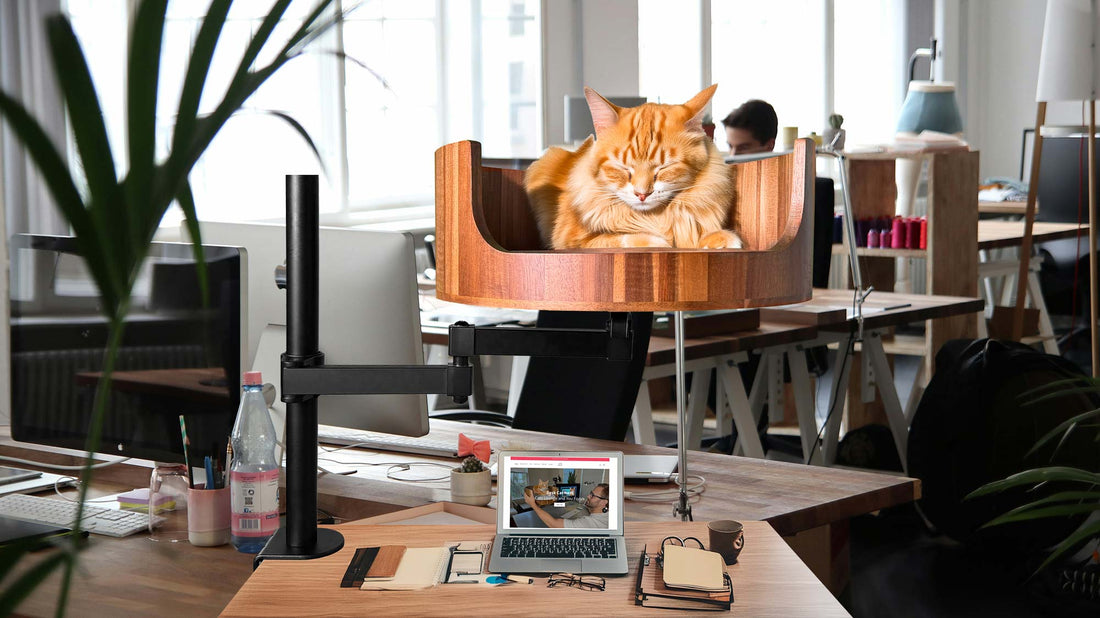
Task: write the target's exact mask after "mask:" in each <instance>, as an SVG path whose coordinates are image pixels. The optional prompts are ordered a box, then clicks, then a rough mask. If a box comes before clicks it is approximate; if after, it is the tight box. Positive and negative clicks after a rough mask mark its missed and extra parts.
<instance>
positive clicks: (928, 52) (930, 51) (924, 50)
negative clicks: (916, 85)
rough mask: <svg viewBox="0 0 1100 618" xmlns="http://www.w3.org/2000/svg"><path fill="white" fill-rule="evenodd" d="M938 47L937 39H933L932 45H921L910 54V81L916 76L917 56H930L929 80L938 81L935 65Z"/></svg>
mask: <svg viewBox="0 0 1100 618" xmlns="http://www.w3.org/2000/svg"><path fill="white" fill-rule="evenodd" d="M937 47H938V45H937V43H936V39H932V42H931V46H930V47H921V48H920V49H917V50H915V51H914V52H913V55H912V56H909V81H913V79H914V78H915V77H916V70H917V58H928V81H936V73H935V67H936V51H937V49H936V48H937Z"/></svg>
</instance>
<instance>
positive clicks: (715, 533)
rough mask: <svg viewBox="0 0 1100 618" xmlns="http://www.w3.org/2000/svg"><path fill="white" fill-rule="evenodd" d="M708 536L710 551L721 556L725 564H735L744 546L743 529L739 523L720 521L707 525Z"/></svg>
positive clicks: (726, 520)
mask: <svg viewBox="0 0 1100 618" xmlns="http://www.w3.org/2000/svg"><path fill="white" fill-rule="evenodd" d="M707 532H708V533H709V534H710V550H711V551H716V552H718V553H719V554H721V555H722V560H724V561H725V562H726V564H734V563H736V562H737V556H738V555H739V554H740V553H741V548H742V547H744V546H745V527H744V526H743V525H741V522H739V521H733V520H729V519H722V520H718V521H712V522H710V523H708V524H707Z"/></svg>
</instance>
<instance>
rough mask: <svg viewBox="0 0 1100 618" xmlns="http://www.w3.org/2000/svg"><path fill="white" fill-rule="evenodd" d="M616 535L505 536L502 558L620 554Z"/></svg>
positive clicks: (501, 547) (593, 556) (501, 546)
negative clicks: (616, 545) (613, 536)
mask: <svg viewBox="0 0 1100 618" xmlns="http://www.w3.org/2000/svg"><path fill="white" fill-rule="evenodd" d="M617 554H618V552H617V551H616V550H615V539H613V538H611V537H606V536H506V537H504V538H503V539H501V543H500V557H501V558H617V557H618V555H617Z"/></svg>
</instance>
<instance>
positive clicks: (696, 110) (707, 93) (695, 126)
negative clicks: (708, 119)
mask: <svg viewBox="0 0 1100 618" xmlns="http://www.w3.org/2000/svg"><path fill="white" fill-rule="evenodd" d="M715 90H718V84H711V85H710V86H709V87H707V88H704V89H703V91H702V92H700V93H699V94H697V95H695V96H693V97H691V100H690V101H688V102H687V103H684V107H686V108H688V110H689V111H690V112H691V119H690V120H688V121H687V123H686V127H687V130H688V131H692V132H694V133H702V132H703V116H705V115H706V110H707V103H710V99H711V97H713V96H714V91H715Z"/></svg>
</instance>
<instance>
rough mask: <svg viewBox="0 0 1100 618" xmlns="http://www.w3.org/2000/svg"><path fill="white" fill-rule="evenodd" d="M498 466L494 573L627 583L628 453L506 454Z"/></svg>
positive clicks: (491, 562) (504, 453)
mask: <svg viewBox="0 0 1100 618" xmlns="http://www.w3.org/2000/svg"><path fill="white" fill-rule="evenodd" d="M497 465H498V469H499V471H500V476H499V480H498V481H497V535H496V538H495V539H493V553H492V556H491V557H490V558H489V570H490V571H491V572H493V573H574V574H582V573H583V574H589V573H592V574H601V575H626V573H627V564H626V537H625V536H624V532H623V454H622V453H620V452H618V451H586V452H562V451H525V452H519V451H504V452H502V453H501V454H500V456H499V457H498V459H497ZM605 491H606V492H607V493H606V494H604V493H603V492H605ZM525 494H526V495H527V496H529V499H530V501H532V502H535V506H534V507H532V506H529V505H528V499H527V498H525ZM601 495H606V497H607V500H600V498H599V497H600V496H601ZM601 506H602V507H603V508H600V507H601ZM604 509H606V511H605V510H604ZM540 512H541V513H540ZM547 519H549V520H550V521H551V522H552V523H560V524H561V525H562V527H561V528H557V527H551V526H550V525H548V524H547Z"/></svg>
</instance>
